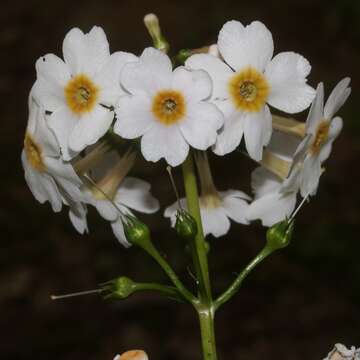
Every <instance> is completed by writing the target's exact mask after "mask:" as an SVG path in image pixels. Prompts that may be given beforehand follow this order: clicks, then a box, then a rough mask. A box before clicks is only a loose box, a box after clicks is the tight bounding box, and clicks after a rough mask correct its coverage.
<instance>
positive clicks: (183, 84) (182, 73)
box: [171, 66, 212, 103]
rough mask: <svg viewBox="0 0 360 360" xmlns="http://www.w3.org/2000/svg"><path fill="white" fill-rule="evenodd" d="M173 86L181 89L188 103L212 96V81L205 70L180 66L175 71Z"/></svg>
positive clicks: (175, 88)
mask: <svg viewBox="0 0 360 360" xmlns="http://www.w3.org/2000/svg"><path fill="white" fill-rule="evenodd" d="M171 87H172V89H174V90H178V91H180V92H181V93H182V94H183V95H184V96H185V98H186V102H187V103H189V102H190V103H197V102H199V101H201V100H205V99H207V98H209V97H210V95H211V91H212V81H211V78H210V76H209V74H208V73H207V72H206V71H204V70H188V69H186V68H185V67H183V66H180V67H178V68H176V69H175V70H174V72H173V79H172V85H171Z"/></svg>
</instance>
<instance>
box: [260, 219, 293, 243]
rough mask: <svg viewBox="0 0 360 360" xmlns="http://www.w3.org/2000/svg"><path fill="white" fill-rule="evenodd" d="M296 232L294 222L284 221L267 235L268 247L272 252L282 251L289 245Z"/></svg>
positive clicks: (269, 230)
mask: <svg viewBox="0 0 360 360" xmlns="http://www.w3.org/2000/svg"><path fill="white" fill-rule="evenodd" d="M293 230H294V221H291V222H290V223H289V222H288V220H287V219H286V220H283V221H280V222H278V223H276V224H275V225H273V226H272V227H270V228H269V229H268V231H267V233H266V240H267V243H268V246H269V247H271V249H272V250H277V249H282V248H284V247H286V246H288V245H289V243H290V241H291V237H292V234H293Z"/></svg>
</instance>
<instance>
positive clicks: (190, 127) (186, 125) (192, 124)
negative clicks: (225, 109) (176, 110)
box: [179, 102, 224, 150]
mask: <svg viewBox="0 0 360 360" xmlns="http://www.w3.org/2000/svg"><path fill="white" fill-rule="evenodd" d="M223 122H224V116H223V114H222V112H221V111H220V110H219V109H218V108H217V107H216V106H215V105H213V104H210V103H205V102H202V103H197V104H187V114H186V116H185V118H184V119H183V120H182V121H181V122H180V123H179V128H180V129H181V132H182V134H183V136H184V138H185V139H186V141H187V142H188V143H189V144H190V145H191V146H192V147H194V148H195V149H199V150H206V149H207V148H208V147H209V146H211V145H213V144H214V143H215V141H216V138H217V130H218V129H219V128H220V127H221V126H222V125H223Z"/></svg>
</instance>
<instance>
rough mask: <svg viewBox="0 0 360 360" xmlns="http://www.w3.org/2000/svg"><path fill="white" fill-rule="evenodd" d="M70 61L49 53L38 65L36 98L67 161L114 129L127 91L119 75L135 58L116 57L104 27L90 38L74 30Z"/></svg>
mask: <svg viewBox="0 0 360 360" xmlns="http://www.w3.org/2000/svg"><path fill="white" fill-rule="evenodd" d="M63 55H64V61H63V60H62V59H60V58H59V57H57V56H56V55H54V54H47V55H45V56H43V57H41V58H40V59H39V60H38V61H37V62H36V71H37V81H36V83H35V96H36V99H37V100H38V101H39V103H40V104H42V106H43V107H44V108H45V110H47V111H50V112H51V115H50V117H49V119H48V123H49V126H50V128H51V129H52V130H53V131H54V133H55V135H56V138H57V140H58V142H59V144H60V147H61V151H62V154H63V157H64V159H65V160H69V159H71V158H72V157H74V156H75V155H76V154H77V153H79V152H80V151H81V150H83V149H84V148H85V147H86V146H87V145H91V144H94V143H95V142H96V141H97V140H98V139H99V138H101V137H102V136H103V135H104V134H105V133H106V132H107V130H108V129H109V127H110V125H111V123H112V121H113V119H114V113H113V111H111V110H110V109H109V108H110V107H113V106H114V105H115V103H116V102H117V100H118V98H119V96H120V95H122V94H123V93H124V92H123V90H122V89H121V87H120V83H119V75H120V72H121V70H122V67H123V65H124V64H125V63H127V62H129V61H133V60H135V59H136V57H135V56H134V55H131V54H128V53H124V52H116V53H113V54H112V55H110V50H109V44H108V41H107V39H106V35H105V33H104V31H103V29H102V28H100V27H96V26H95V27H93V28H92V29H91V31H90V32H89V33H88V34H84V33H83V32H82V31H81V30H80V29H78V28H74V29H72V30H70V31H69V32H68V34H67V35H66V37H65V39H64V42H63Z"/></svg>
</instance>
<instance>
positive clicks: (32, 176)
mask: <svg viewBox="0 0 360 360" xmlns="http://www.w3.org/2000/svg"><path fill="white" fill-rule="evenodd" d="M21 161H22V165H23V168H24V175H25V180H26V183H27V185H28V187H29V188H30V191H31V192H32V194H33V195H34V197H35V199H36V200H37V201H38V202H39V203H40V204H43V203H44V202H45V201H46V200H47V198H46V195H45V194H44V192H43V189H42V186H41V181H39V174H38V173H37V171H36V170H34V169H33V168H32V167H31V165H30V164H29V162H28V160H27V156H26V153H25V151H24V150H23V151H22V153H21Z"/></svg>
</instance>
